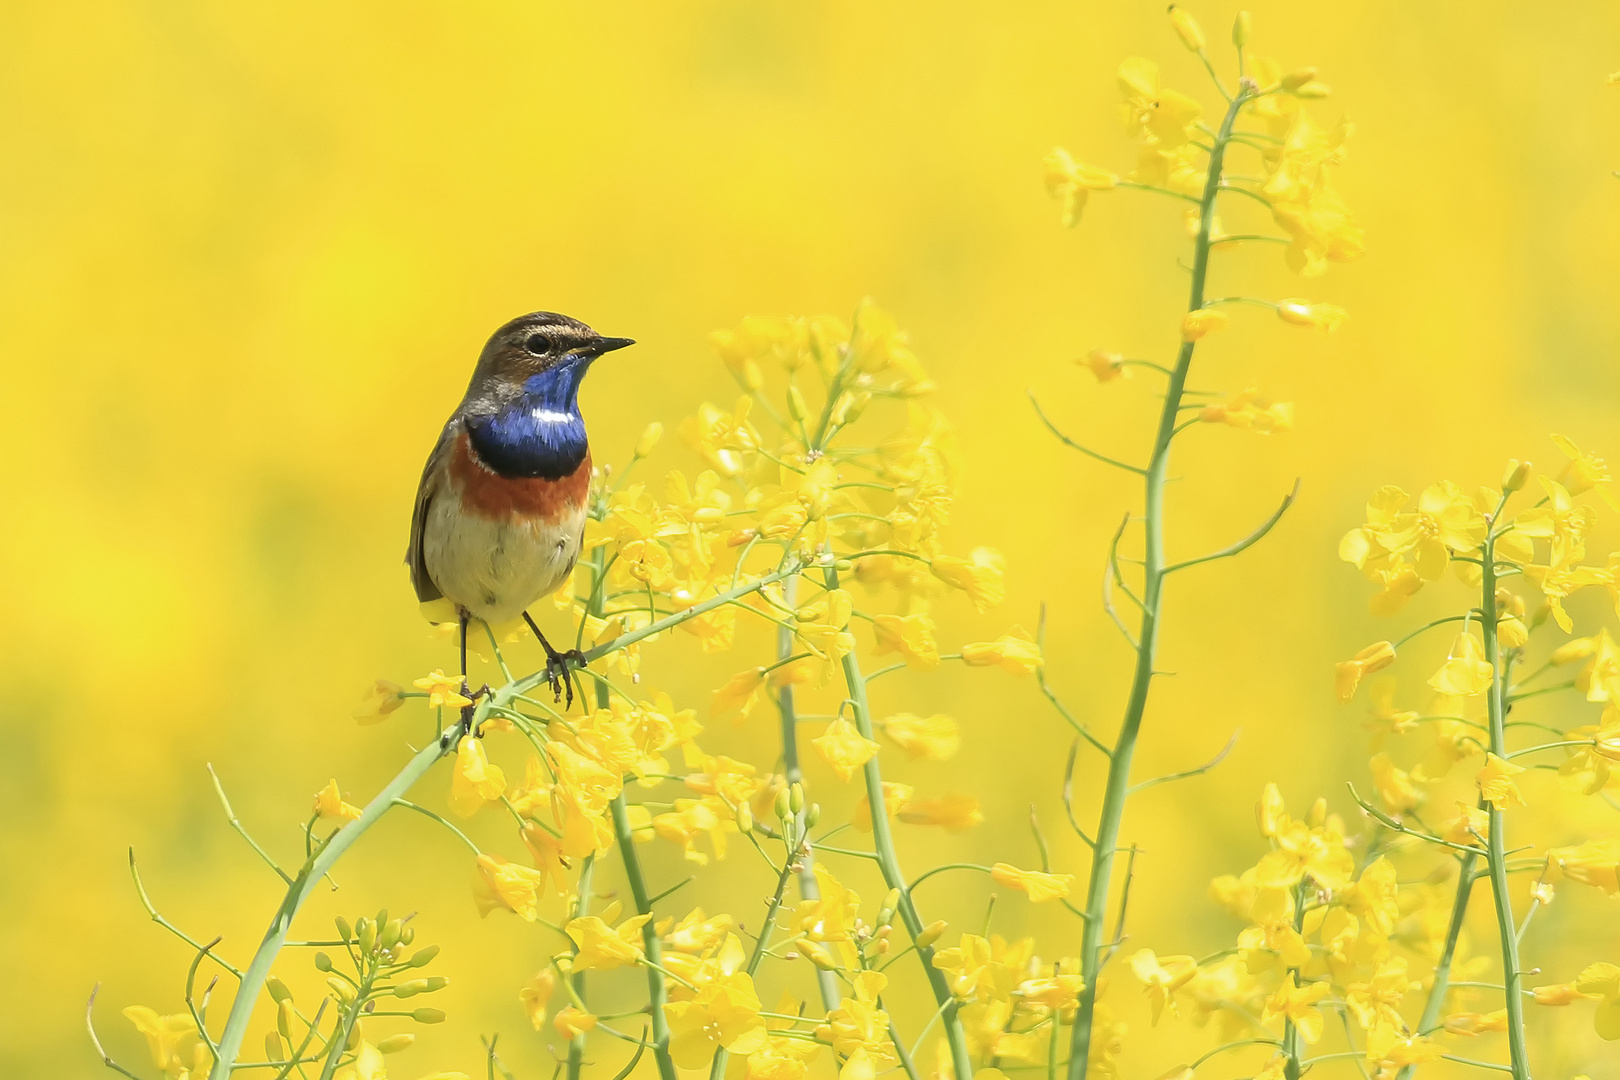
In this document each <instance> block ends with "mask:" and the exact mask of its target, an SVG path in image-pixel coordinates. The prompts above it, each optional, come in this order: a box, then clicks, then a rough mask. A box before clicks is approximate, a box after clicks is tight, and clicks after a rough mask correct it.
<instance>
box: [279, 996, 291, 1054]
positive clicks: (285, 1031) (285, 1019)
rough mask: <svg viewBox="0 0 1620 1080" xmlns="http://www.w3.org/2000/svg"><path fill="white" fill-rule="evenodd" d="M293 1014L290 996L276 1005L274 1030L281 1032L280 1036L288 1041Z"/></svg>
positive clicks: (289, 1039) (289, 1040) (289, 1041)
mask: <svg viewBox="0 0 1620 1080" xmlns="http://www.w3.org/2000/svg"><path fill="white" fill-rule="evenodd" d="M293 1016H294V1013H293V1003H292V999H291V998H288V999H287V1000H286V1001H283V1002H282V1003H281V1004H280V1005H277V1006H276V1030H277V1031H279V1032H281V1037H282V1038H283V1039H286V1040H287V1042H288V1043H291V1042H292V1030H293Z"/></svg>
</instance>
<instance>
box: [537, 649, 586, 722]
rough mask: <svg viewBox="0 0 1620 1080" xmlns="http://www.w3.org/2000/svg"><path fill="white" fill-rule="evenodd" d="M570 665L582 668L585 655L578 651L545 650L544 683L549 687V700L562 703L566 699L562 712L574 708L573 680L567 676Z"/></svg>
mask: <svg viewBox="0 0 1620 1080" xmlns="http://www.w3.org/2000/svg"><path fill="white" fill-rule="evenodd" d="M570 664H572V665H573V666H575V667H584V666H585V654H584V653H583V652H580V651H579V650H578V649H569V650H568V651H567V652H558V651H557V650H555V649H553V648H550V647H549V646H548V647H547V648H546V682H547V683H549V684H550V686H551V695H552V696H551V700H552V701H554V702H555V701H562V700H563V699H564V697H566V698H567V701H566V702H565V703H564V705H563V709H564V710H568V709H571V708H573V707H574V680H573V679H571V678H569V675H568V667H569V665H570Z"/></svg>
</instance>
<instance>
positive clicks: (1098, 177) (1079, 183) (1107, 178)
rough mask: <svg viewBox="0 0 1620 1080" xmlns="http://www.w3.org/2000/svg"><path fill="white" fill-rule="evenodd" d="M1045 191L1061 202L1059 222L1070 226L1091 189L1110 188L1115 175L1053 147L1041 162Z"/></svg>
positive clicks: (1084, 205)
mask: <svg viewBox="0 0 1620 1080" xmlns="http://www.w3.org/2000/svg"><path fill="white" fill-rule="evenodd" d="M1043 172H1044V175H1045V179H1046V190H1047V193H1048V194H1050V195H1051V196H1052V197H1053V198H1054V199H1058V200H1061V201H1062V203H1063V224H1064V225H1065V226H1066V227H1069V228H1073V227H1074V225H1075V224H1076V223H1077V222H1079V220H1080V215H1081V213H1082V212H1083V211H1084V210H1085V208H1086V198H1087V196H1089V195H1090V194H1091V193H1092V192H1093V191H1111V190H1113V187H1114V185H1115V184H1117V183H1119V177H1117V176H1115V175H1114V174H1113V173H1111V172H1108V171H1107V170H1104V169H1098V168H1095V167H1093V166H1091V165H1082V164H1080V163H1079V162H1077V161H1075V160H1074V158H1072V157H1070V156H1069V152H1068V151H1067V150H1065V149H1063V148H1062V147H1061V146H1059V147H1054V148H1053V149H1052V151H1051V152H1050V153H1048V154H1047V155H1046V160H1045V161H1044V162H1043Z"/></svg>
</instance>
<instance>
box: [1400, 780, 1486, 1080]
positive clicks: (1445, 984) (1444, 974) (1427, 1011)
mask: <svg viewBox="0 0 1620 1080" xmlns="http://www.w3.org/2000/svg"><path fill="white" fill-rule="evenodd" d="M1483 804H1484V801H1483V800H1481V805H1482V806H1483ZM1478 858H1479V856H1478V855H1475V854H1474V853H1473V852H1469V853H1467V854H1465V855H1464V856H1463V857H1462V859H1461V860H1459V862H1458V866H1457V895H1456V898H1455V899H1454V900H1452V902H1451V923H1450V925H1448V926H1447V927H1446V944H1445V947H1444V948H1442V949H1441V950H1440V960H1439V962H1438V963H1436V964H1435V965H1434V985H1433V986H1431V987H1430V988H1429V997H1428V1000H1427V1001H1425V1002H1424V1003H1423V1017H1422V1019H1420V1020H1419V1021H1418V1026H1417V1029H1418V1031H1419V1032H1426V1031H1432V1030H1433V1029H1434V1027H1435V1025H1437V1024H1439V1022H1440V1014H1441V1012H1443V1011H1444V1010H1445V1005H1446V994H1447V993H1448V992H1449V991H1450V989H1451V986H1452V982H1451V961H1452V958H1453V957H1454V956H1456V954H1457V939H1458V937H1459V936H1461V934H1462V928H1463V923H1464V922H1466V921H1467V916H1468V897H1469V894H1470V893H1472V892H1473V890H1474V863H1475V861H1476V860H1477V859H1478ZM1416 1069H1417V1066H1416V1065H1407V1066H1405V1067H1403V1068H1402V1069H1401V1071H1400V1073H1399V1075H1397V1076H1396V1078H1395V1080H1411V1076H1412V1073H1413V1071H1415V1070H1416Z"/></svg>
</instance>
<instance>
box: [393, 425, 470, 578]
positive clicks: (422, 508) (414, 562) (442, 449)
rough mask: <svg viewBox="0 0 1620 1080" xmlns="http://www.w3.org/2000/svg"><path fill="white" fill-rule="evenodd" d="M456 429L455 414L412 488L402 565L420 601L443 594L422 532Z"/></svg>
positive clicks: (441, 477)
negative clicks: (407, 541) (432, 572)
mask: <svg viewBox="0 0 1620 1080" xmlns="http://www.w3.org/2000/svg"><path fill="white" fill-rule="evenodd" d="M460 430H461V420H460V418H459V417H458V418H456V419H453V420H451V421H450V422H449V423H448V424H446V425H444V431H442V432H441V433H440V434H439V441H438V443H436V444H435V445H434V447H433V452H432V453H431V454H429V455H428V459H427V465H425V466H424V467H423V469H422V482H421V484H420V485H418V487H417V489H416V510H415V511H414V512H413V513H412V514H411V543H410V547H408V548H406V549H405V565H406V566H409V567H410V569H411V584H412V585H414V586H416V599H417V600H418V601H419V602H421V603H424V604H425V603H427V602H428V601H430V600H437V599H439V597H441V596H443V595H444V594H443V593H441V592H440V591H439V587H438V586H437V585H435V584H434V583H433V578H432V576H431V575H430V574H428V569H427V561H426V555H425V554H424V552H423V543H422V534H423V532H424V531H426V529H427V519H428V510H429V508H430V507H431V506H432V505H433V497H434V496H435V495H437V494H439V486H440V485H441V484H442V483H443V482H444V478H445V475H446V466H447V465H448V464H449V457H450V449H451V447H453V446H454V445H455V441H456V435H457V433H458V432H460Z"/></svg>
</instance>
